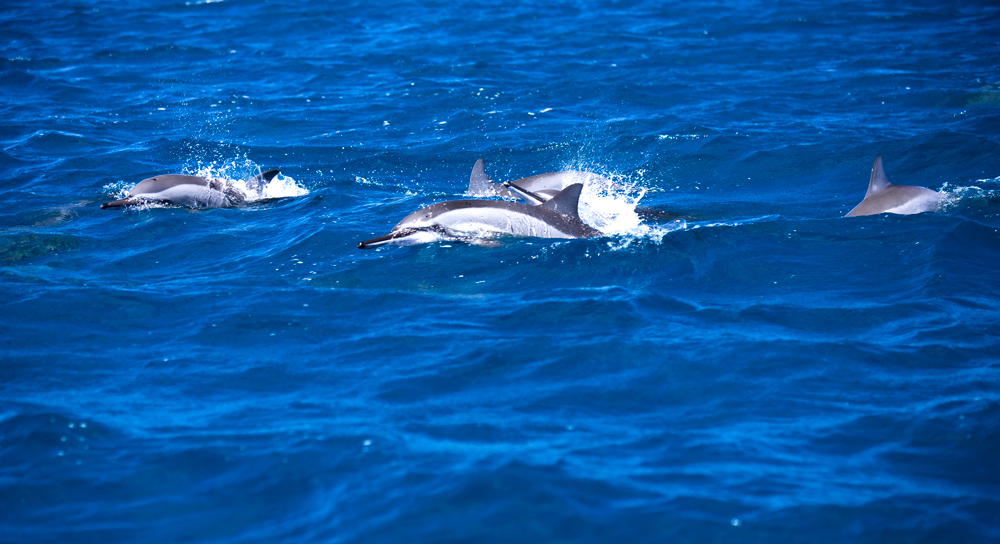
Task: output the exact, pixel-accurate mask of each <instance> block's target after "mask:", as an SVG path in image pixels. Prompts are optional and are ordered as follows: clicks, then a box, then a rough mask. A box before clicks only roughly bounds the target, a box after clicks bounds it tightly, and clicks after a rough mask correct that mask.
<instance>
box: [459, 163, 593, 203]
mask: <svg viewBox="0 0 1000 544" xmlns="http://www.w3.org/2000/svg"><path fill="white" fill-rule="evenodd" d="M593 182H602V183H603V186H604V187H610V186H611V180H609V179H608V178H606V177H604V176H602V175H600V174H595V173H593V172H583V171H581V170H561V171H559V172H548V173H545V174H538V175H535V176H530V177H526V178H521V179H519V180H516V181H510V182H506V183H495V182H494V181H493V180H491V179H490V177H489V176H487V175H486V167H485V164H484V163H483V159H481V158H480V159H479V160H477V161H476V165H475V166H473V167H472V175H470V176H469V190H468V195H469V196H477V197H489V196H499V197H503V198H517V199H521V200H523V201H525V202H527V203H528V204H534V205H537V204H541V203H542V202H545V201H546V200H549V199H551V198H552V197H554V196H555V195H557V194H559V193H560V192H561V191H562V190H563V189H565V188H567V187H569V186H570V185H575V184H577V183H580V184H586V183H593Z"/></svg>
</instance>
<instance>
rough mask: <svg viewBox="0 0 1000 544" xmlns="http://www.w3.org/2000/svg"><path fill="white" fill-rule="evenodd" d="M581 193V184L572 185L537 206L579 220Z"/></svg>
mask: <svg viewBox="0 0 1000 544" xmlns="http://www.w3.org/2000/svg"><path fill="white" fill-rule="evenodd" d="M582 192H583V184H582V183H574V184H573V185H570V186H569V187H566V188H565V189H563V190H562V191H559V193H558V194H557V195H556V196H554V197H552V198H550V199H549V200H546V201H545V202H544V203H542V204H539V206H541V207H543V208H548V209H550V210H552V211H554V212H556V213H561V214H563V215H568V216H570V217H576V218H579V217H580V212H579V206H580V193H582Z"/></svg>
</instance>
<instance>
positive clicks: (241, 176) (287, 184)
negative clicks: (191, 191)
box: [194, 162, 309, 202]
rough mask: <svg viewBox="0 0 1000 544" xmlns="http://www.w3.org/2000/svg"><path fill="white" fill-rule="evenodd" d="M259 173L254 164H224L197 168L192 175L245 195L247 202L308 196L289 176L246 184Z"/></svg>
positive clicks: (305, 190) (258, 168) (281, 175)
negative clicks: (222, 184)
mask: <svg viewBox="0 0 1000 544" xmlns="http://www.w3.org/2000/svg"><path fill="white" fill-rule="evenodd" d="M260 173H261V168H260V167H259V166H257V165H256V164H253V163H249V162H245V163H243V164H236V163H231V164H224V165H222V166H219V165H216V164H214V163H213V164H210V165H208V166H199V168H198V169H197V171H196V172H194V175H196V176H202V177H204V178H206V179H209V180H216V181H220V182H222V183H225V184H227V185H229V186H230V187H233V188H235V189H238V190H239V191H241V192H242V193H243V194H244V195H246V199H247V202H255V201H258V200H263V199H266V198H285V197H294V196H302V195H307V194H309V190H308V189H306V188H305V187H303V186H302V185H300V184H299V183H298V182H297V181H295V179H294V178H292V177H291V176H286V175H284V174H281V173H279V174H278V175H276V176H274V177H273V178H271V181H269V182H267V183H265V184H259V183H248V181H250V180H251V179H253V178H254V176H256V175H258V174H260Z"/></svg>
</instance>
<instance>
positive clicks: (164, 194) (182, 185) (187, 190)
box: [101, 170, 278, 210]
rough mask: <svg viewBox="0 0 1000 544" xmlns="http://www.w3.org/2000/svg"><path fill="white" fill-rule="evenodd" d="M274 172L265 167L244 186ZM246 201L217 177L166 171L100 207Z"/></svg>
mask: <svg viewBox="0 0 1000 544" xmlns="http://www.w3.org/2000/svg"><path fill="white" fill-rule="evenodd" d="M276 175H278V170H267V171H266V172H261V173H260V174H257V175H256V176H254V177H252V178H250V179H249V180H247V185H248V186H250V187H255V186H257V185H260V184H262V183H268V182H269V181H271V179H272V178H273V177H274V176H276ZM245 201H246V195H245V194H243V192H242V191H240V190H239V189H236V188H235V187H232V186H230V185H229V184H227V183H224V182H222V181H220V180H217V179H212V180H209V179H208V178H205V177H203V176H185V175H182V174H167V175H163V176H156V177H152V178H148V179H144V180H142V181H140V182H139V183H137V184H136V185H135V187H132V189H131V190H130V191H129V192H128V197H126V198H123V199H120V200H115V201H113V202H105V203H103V204H101V209H102V210H104V209H107V208H120V207H123V206H138V205H142V204H150V203H154V202H155V203H161V204H174V205H176V206H185V207H188V208H228V207H230V206H235V205H237V204H241V203H243V202H245Z"/></svg>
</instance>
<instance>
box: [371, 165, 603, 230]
mask: <svg viewBox="0 0 1000 544" xmlns="http://www.w3.org/2000/svg"><path fill="white" fill-rule="evenodd" d="M477 164H478V163H477ZM581 191H583V184H582V183H575V184H572V185H570V186H569V187H566V188H565V189H563V190H562V191H560V192H559V193H557V194H556V195H555V196H553V197H552V198H550V199H548V200H546V201H545V202H543V203H541V204H538V205H529V204H522V203H520V202H507V201H503V200H449V201H447V202H438V203H437V204H431V205H430V206H427V207H426V208H421V209H419V210H417V211H415V212H413V213H411V214H410V215H407V216H406V217H404V218H403V220H402V221H400V222H399V223H397V224H396V226H395V227H392V230H391V231H390V232H389V234H386V235H385V236H379V237H378V238H373V239H371V240H366V241H364V242H361V243H359V244H358V249H368V248H373V247H379V246H381V245H385V244H400V245H412V244H424V243H428V242H433V241H436V240H442V239H452V240H472V239H474V238H475V237H476V236H477V235H482V234H484V233H485V234H493V235H507V236H535V237H538V238H591V237H595V236H600V235H601V231H599V230H597V229H595V228H593V227H591V226H590V225H587V224H586V223H584V222H583V220H582V219H580V215H579V211H578V206H579V202H580V192H581Z"/></svg>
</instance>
